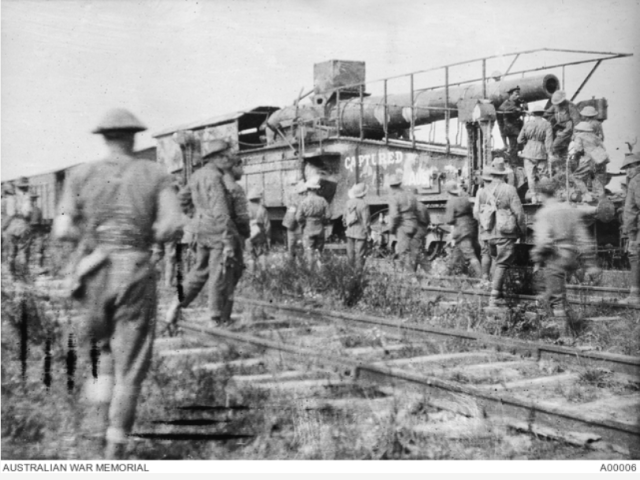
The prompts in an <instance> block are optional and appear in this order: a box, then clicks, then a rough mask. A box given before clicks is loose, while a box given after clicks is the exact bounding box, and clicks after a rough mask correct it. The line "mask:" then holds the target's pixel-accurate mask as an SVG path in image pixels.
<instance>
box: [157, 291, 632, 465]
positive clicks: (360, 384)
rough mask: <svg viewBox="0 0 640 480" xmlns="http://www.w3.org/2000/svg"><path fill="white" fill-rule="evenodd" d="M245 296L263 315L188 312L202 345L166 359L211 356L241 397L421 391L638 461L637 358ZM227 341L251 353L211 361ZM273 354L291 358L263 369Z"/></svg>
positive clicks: (192, 335) (462, 408)
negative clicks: (238, 317) (220, 318)
mask: <svg viewBox="0 0 640 480" xmlns="http://www.w3.org/2000/svg"><path fill="white" fill-rule="evenodd" d="M238 302H239V303H240V304H241V305H242V308H243V310H244V318H251V316H252V314H251V312H255V311H259V312H260V315H259V316H260V317H264V319H262V320H255V321H244V322H240V324H239V325H237V326H235V327H232V328H231V329H227V328H213V327H211V326H208V325H207V324H206V322H204V321H203V320H202V317H203V315H200V314H199V313H198V312H197V311H194V312H191V313H188V315H189V316H190V317H195V320H193V319H191V320H188V321H185V322H183V323H182V324H181V327H182V329H183V330H184V331H185V333H186V335H187V337H186V338H189V339H192V340H193V339H199V340H197V341H195V343H188V344H187V345H186V346H184V347H183V348H177V349H173V350H171V351H169V352H166V353H164V355H166V356H168V357H181V356H190V355H192V356H195V357H200V358H202V357H203V356H204V357H207V356H209V361H204V360H203V362H204V363H202V364H201V365H200V367H199V368H203V369H205V370H208V371H211V372H212V373H213V372H219V371H222V370H224V371H226V372H229V371H230V372H231V373H232V376H231V383H230V385H231V390H232V391H233V392H238V391H242V389H243V388H254V389H255V388H257V389H267V390H272V389H286V390H300V391H316V392H317V391H324V392H326V391H327V390H336V391H337V390H341V391H342V393H341V395H342V397H341V398H342V401H343V402H346V403H348V399H347V400H345V399H344V398H343V396H344V390H345V389H357V388H359V389H369V392H370V393H371V392H375V396H376V397H377V398H378V399H379V400H382V399H384V398H386V399H387V400H389V399H390V397H394V396H402V395H416V396H418V397H420V398H422V399H423V401H425V402H426V403H427V404H428V405H430V406H431V407H435V408H438V409H442V410H446V411H450V412H454V413H456V414H459V415H463V416H465V417H470V418H487V419H488V421H490V422H496V423H499V424H501V425H507V426H509V427H512V428H515V429H518V430H522V431H527V432H531V433H534V434H537V435H544V436H549V437H551V438H556V439H561V440H563V441H567V442H570V443H577V444H583V445H589V446H591V447H593V448H613V449H617V450H618V451H621V450H622V451H625V452H627V453H628V454H629V455H630V456H631V458H638V455H639V452H638V451H637V446H638V445H640V425H639V420H640V418H639V417H638V412H639V411H640V393H639V389H640V386H639V384H638V378H640V358H637V357H628V356H623V355H612V354H606V353H600V352H591V351H582V350H580V349H572V348H564V347H558V346H554V345H546V344H542V343H533V342H522V341H515V340H509V339H505V338H501V337H494V336H491V335H484V334H477V333H473V332H467V331H457V330H447V329H438V328H428V327H422V326H420V325H409V324H406V322H403V321H398V320H386V319H382V318H377V317H372V316H363V315H352V314H346V313H344V312H337V311H327V310H318V309H311V308H305V307H299V306H293V305H281V304H274V303H270V302H262V301H257V300H250V299H238ZM247 316H248V317H247ZM203 338H206V339H207V341H210V340H211V339H215V341H216V343H215V346H211V344H209V346H204V345H203V344H201V343H200V342H201V341H202V339H203ZM159 341H161V342H163V341H164V342H167V340H159ZM169 341H171V340H169ZM207 341H205V345H206V344H207ZM229 344H233V345H240V346H241V347H242V348H244V349H246V350H245V354H246V355H245V356H244V357H243V358H242V359H241V360H235V361H230V362H224V361H213V362H211V359H212V358H213V359H215V357H216V356H217V355H219V353H220V351H221V349H222V350H224V346H225V345H229ZM247 352H249V353H247ZM274 354H275V355H277V357H278V358H279V359H280V362H283V359H284V363H280V364H279V369H278V370H276V371H265V369H264V366H265V365H267V364H268V363H269V360H268V357H269V356H270V355H274ZM310 367H311V369H310ZM254 368H255V369H256V370H255V371H254V370H253V369H254ZM605 378H606V380H602V381H601V379H605ZM599 379H600V380H599ZM605 384H606V385H605ZM598 385H600V386H598ZM352 400H353V402H356V403H357V401H358V399H357V398H353V399H352Z"/></svg>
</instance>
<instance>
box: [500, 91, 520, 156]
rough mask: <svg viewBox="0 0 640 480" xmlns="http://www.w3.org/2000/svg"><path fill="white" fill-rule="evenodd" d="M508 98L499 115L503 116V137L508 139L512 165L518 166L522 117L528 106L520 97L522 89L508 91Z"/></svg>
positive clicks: (508, 150) (507, 145)
mask: <svg viewBox="0 0 640 480" xmlns="http://www.w3.org/2000/svg"><path fill="white" fill-rule="evenodd" d="M507 93H508V94H509V98H507V99H506V100H505V101H504V102H502V105H500V108H498V115H502V135H503V136H504V137H505V138H506V139H507V144H506V145H505V147H507V152H508V155H509V161H510V163H511V165H513V166H518V162H519V159H518V135H520V130H522V125H523V123H524V122H523V120H522V117H523V115H524V114H525V111H526V109H527V104H526V103H525V102H524V100H522V98H521V97H520V87H514V88H512V89H510V90H507Z"/></svg>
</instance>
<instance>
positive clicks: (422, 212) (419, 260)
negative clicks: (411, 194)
mask: <svg viewBox="0 0 640 480" xmlns="http://www.w3.org/2000/svg"><path fill="white" fill-rule="evenodd" d="M416 221H417V225H418V229H417V230H416V234H415V235H414V236H413V240H412V241H411V260H412V265H413V271H414V272H417V271H418V266H421V267H422V269H423V270H424V271H425V272H426V271H427V270H428V268H429V267H428V264H427V259H426V256H425V253H424V247H425V245H424V242H425V239H426V238H427V233H428V231H429V225H431V216H430V215H429V209H428V208H427V206H426V205H425V204H424V203H422V202H417V204H416Z"/></svg>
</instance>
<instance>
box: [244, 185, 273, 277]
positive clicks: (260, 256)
mask: <svg viewBox="0 0 640 480" xmlns="http://www.w3.org/2000/svg"><path fill="white" fill-rule="evenodd" d="M247 198H248V200H249V225H250V229H251V231H250V236H249V239H248V241H247V249H248V250H249V251H250V253H251V257H252V259H253V265H254V268H255V265H256V263H259V264H260V267H262V268H265V267H266V255H267V253H268V252H269V248H270V244H271V240H270V239H271V221H270V220H269V212H267V209H266V208H264V205H262V191H260V190H259V189H257V188H254V189H252V190H250V191H249V195H248V196H247Z"/></svg>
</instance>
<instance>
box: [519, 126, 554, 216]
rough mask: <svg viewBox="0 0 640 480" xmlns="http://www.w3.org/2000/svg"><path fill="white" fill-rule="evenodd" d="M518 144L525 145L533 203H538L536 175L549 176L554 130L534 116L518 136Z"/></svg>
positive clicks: (526, 169)
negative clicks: (549, 160)
mask: <svg viewBox="0 0 640 480" xmlns="http://www.w3.org/2000/svg"><path fill="white" fill-rule="evenodd" d="M518 143H520V144H525V145H524V149H523V150H522V157H523V158H524V170H525V172H526V175H527V182H528V184H529V191H530V192H531V200H532V203H535V202H536V198H535V186H536V173H538V174H540V175H548V174H549V166H548V159H549V158H551V157H552V156H553V154H552V145H553V130H552V128H551V124H550V123H549V122H548V121H547V120H545V119H544V118H542V117H539V116H533V117H532V118H531V119H530V120H529V121H528V122H527V123H525V125H524V127H523V129H522V130H521V131H520V135H519V136H518Z"/></svg>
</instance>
